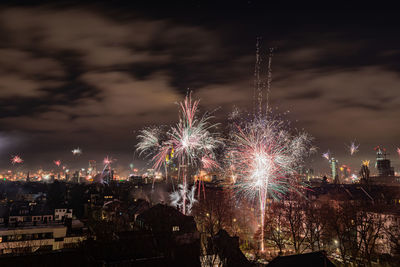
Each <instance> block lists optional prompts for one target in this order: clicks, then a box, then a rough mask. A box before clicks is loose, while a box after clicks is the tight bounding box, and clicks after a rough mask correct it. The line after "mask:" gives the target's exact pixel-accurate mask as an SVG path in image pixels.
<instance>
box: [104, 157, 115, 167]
mask: <svg viewBox="0 0 400 267" xmlns="http://www.w3.org/2000/svg"><path fill="white" fill-rule="evenodd" d="M114 161H115V159H113V158H112V157H108V156H107V157H105V158H104V159H103V164H104V165H110V164H111V163H113V162H114Z"/></svg>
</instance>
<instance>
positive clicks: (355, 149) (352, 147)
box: [348, 141, 360, 156]
mask: <svg viewBox="0 0 400 267" xmlns="http://www.w3.org/2000/svg"><path fill="white" fill-rule="evenodd" d="M359 146H360V145H359V144H356V142H355V141H354V142H351V143H350V146H348V149H349V152H350V155H351V156H353V155H354V154H355V153H357V152H358V147H359Z"/></svg>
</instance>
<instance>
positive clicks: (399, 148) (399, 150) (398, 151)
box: [397, 147, 400, 157]
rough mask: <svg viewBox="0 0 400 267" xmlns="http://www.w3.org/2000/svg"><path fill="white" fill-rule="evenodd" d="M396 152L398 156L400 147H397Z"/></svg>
mask: <svg viewBox="0 0 400 267" xmlns="http://www.w3.org/2000/svg"><path fill="white" fill-rule="evenodd" d="M397 154H398V155H399V157H400V147H398V148H397Z"/></svg>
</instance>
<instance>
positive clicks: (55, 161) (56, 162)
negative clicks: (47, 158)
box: [53, 160, 61, 167]
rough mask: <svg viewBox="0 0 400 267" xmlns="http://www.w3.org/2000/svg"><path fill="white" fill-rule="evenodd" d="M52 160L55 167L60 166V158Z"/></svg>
mask: <svg viewBox="0 0 400 267" xmlns="http://www.w3.org/2000/svg"><path fill="white" fill-rule="evenodd" d="M53 162H54V164H56V165H57V167H60V165H61V160H54V161H53Z"/></svg>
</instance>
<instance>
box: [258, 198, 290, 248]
mask: <svg viewBox="0 0 400 267" xmlns="http://www.w3.org/2000/svg"><path fill="white" fill-rule="evenodd" d="M264 231H265V234H264V237H265V239H266V241H267V244H268V243H271V244H272V245H273V246H274V247H276V248H278V250H279V255H281V254H282V253H283V251H282V250H283V249H284V248H285V244H286V242H287V239H288V234H287V224H286V217H285V213H284V205H283V204H282V203H279V202H274V203H273V204H272V205H271V206H269V207H268V208H267V211H266V215H265V227H264Z"/></svg>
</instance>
